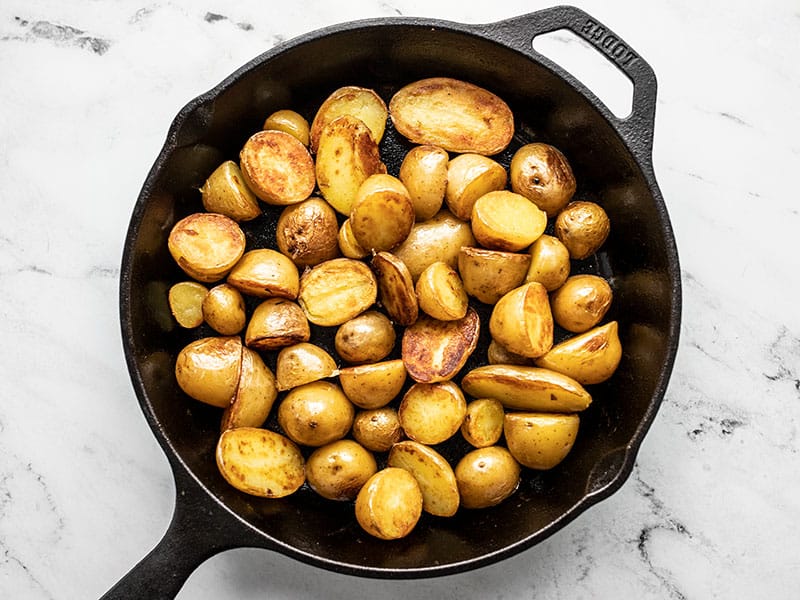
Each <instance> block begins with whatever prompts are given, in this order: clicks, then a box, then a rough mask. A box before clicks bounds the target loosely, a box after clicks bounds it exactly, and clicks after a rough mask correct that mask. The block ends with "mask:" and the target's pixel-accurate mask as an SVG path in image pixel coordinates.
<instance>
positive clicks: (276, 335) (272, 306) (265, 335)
mask: <svg viewBox="0 0 800 600" xmlns="http://www.w3.org/2000/svg"><path fill="white" fill-rule="evenodd" d="M310 338H311V327H309V325H308V319H306V315H305V313H304V312H303V309H302V308H300V307H299V306H298V305H297V304H296V303H295V302H292V301H291V300H286V299H284V298H267V299H266V300H264V301H263V302H262V303H261V304H259V305H258V306H257V307H256V308H255V310H254V311H253V314H252V316H251V317H250V322H249V323H248V324H247V329H246V330H245V334H244V339H245V344H246V345H247V347H248V348H253V349H255V350H277V349H278V348H283V347H284V346H291V345H292V344H297V343H300V342H307V341H308V340H309V339H310Z"/></svg>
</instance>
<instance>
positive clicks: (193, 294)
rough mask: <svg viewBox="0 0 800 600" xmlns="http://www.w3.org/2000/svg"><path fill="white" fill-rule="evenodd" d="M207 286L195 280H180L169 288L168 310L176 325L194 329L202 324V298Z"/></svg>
mask: <svg viewBox="0 0 800 600" xmlns="http://www.w3.org/2000/svg"><path fill="white" fill-rule="evenodd" d="M206 294H208V288H207V287H206V286H204V285H203V284H202V283H197V282H196V281H180V282H178V283H176V284H174V285H173V286H172V287H170V288H169V294H168V295H167V299H168V301H169V310H170V312H171V313H172V316H173V317H175V320H176V321H177V322H178V325H180V326H181V327H185V328H186V329H194V328H195V327H200V325H202V324H203V299H204V298H205V297H206Z"/></svg>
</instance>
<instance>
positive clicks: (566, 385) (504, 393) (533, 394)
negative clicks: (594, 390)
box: [461, 365, 592, 413]
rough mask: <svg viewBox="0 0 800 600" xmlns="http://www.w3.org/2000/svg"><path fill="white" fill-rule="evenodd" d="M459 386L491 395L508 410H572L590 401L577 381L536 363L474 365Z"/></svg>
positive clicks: (473, 393) (476, 394)
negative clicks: (537, 365) (535, 364)
mask: <svg viewBox="0 0 800 600" xmlns="http://www.w3.org/2000/svg"><path fill="white" fill-rule="evenodd" d="M461 387H462V389H463V390H464V392H466V393H467V394H469V395H470V396H473V397H475V398H494V399H495V400H498V401H500V403H502V405H503V406H504V407H506V408H509V409H512V410H523V411H534V412H557V413H573V412H579V411H582V410H584V409H585V408H586V407H588V406H589V405H590V404H591V403H592V397H591V395H590V394H589V392H587V391H586V390H585V389H584V388H583V386H582V385H581V384H580V383H578V382H577V381H575V380H574V379H572V378H571V377H568V376H566V375H563V374H561V373H557V372H556V371H552V370H550V369H543V368H540V367H528V366H523V365H486V366H483V367H477V368H475V369H473V370H472V371H470V372H469V373H467V374H466V375H465V376H464V378H463V379H462V380H461Z"/></svg>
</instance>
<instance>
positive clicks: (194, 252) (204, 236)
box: [167, 213, 245, 283]
mask: <svg viewBox="0 0 800 600" xmlns="http://www.w3.org/2000/svg"><path fill="white" fill-rule="evenodd" d="M167 246H168V248H169V252H170V254H171V255H172V258H174V259H175V262H176V263H178V266H179V267H180V268H181V269H183V271H184V272H185V273H186V274H187V275H188V276H189V277H192V278H193V279H196V280H198V281H202V282H203V283H211V282H214V281H219V280H220V279H222V278H223V277H225V275H227V274H228V272H229V271H230V270H231V269H232V268H233V266H234V265H235V264H236V263H237V262H238V261H239V259H240V258H241V257H242V255H243V254H244V250H245V237H244V232H243V231H242V229H241V228H240V227H239V224H238V223H236V221H234V220H233V219H231V218H229V217H226V216H225V215H220V214H217V213H194V214H191V215H189V216H188V217H184V218H183V219H181V220H180V221H178V222H177V223H175V225H174V226H173V227H172V230H171V231H170V233H169V238H168V240H167Z"/></svg>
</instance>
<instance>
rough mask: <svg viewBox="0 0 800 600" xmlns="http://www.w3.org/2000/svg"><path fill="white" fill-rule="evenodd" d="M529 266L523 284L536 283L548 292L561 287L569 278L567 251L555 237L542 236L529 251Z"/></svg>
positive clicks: (569, 266)
mask: <svg viewBox="0 0 800 600" xmlns="http://www.w3.org/2000/svg"><path fill="white" fill-rule="evenodd" d="M530 257H531V264H530V267H529V268H528V272H527V274H526V275H525V282H528V281H538V282H539V283H541V284H542V285H543V286H544V287H545V289H546V290H547V291H548V292H552V291H553V290H555V289H556V288H559V287H561V286H562V285H563V284H564V282H565V281H566V280H567V277H569V272H570V268H571V265H570V262H569V250H567V247H566V246H565V245H564V244H562V243H561V242H560V241H559V239H558V238H557V237H554V236H552V235H542V236H541V237H540V238H539V239H537V240H536V241H535V242H533V245H532V246H531V249H530Z"/></svg>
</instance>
